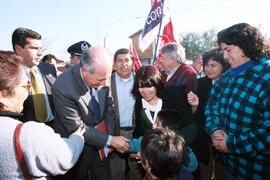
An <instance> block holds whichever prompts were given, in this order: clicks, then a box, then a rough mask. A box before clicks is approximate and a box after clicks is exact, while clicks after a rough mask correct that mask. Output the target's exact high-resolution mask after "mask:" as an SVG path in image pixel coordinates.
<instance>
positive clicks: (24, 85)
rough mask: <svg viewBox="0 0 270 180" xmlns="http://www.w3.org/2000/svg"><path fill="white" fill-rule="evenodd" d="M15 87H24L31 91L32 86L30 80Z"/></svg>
mask: <svg viewBox="0 0 270 180" xmlns="http://www.w3.org/2000/svg"><path fill="white" fill-rule="evenodd" d="M15 87H23V88H25V89H26V90H27V91H30V88H31V82H30V81H29V80H28V81H27V84H23V85H15Z"/></svg>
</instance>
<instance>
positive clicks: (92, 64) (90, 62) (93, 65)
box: [80, 47, 113, 73]
mask: <svg viewBox="0 0 270 180" xmlns="http://www.w3.org/2000/svg"><path fill="white" fill-rule="evenodd" d="M80 64H81V67H83V66H84V67H86V68H87V70H88V71H89V73H94V72H95V70H96V69H97V68H110V69H112V65H113V63H112V55H111V54H110V53H109V52H108V50H106V49H105V48H103V47H91V48H88V49H87V50H86V51H85V52H83V54H82V57H81V61H80Z"/></svg>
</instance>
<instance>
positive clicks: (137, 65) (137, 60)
mask: <svg viewBox="0 0 270 180" xmlns="http://www.w3.org/2000/svg"><path fill="white" fill-rule="evenodd" d="M129 51H130V52H132V54H133V56H134V70H135V71H136V72H137V71H138V70H139V69H140V68H141V67H142V63H141V61H140V58H139V56H138V54H137V52H136V50H135V48H134V47H133V46H132V44H130V47H129Z"/></svg>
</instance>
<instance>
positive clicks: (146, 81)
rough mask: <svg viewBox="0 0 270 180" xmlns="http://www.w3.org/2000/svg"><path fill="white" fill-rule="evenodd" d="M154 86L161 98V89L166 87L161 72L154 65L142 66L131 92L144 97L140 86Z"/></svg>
mask: <svg viewBox="0 0 270 180" xmlns="http://www.w3.org/2000/svg"><path fill="white" fill-rule="evenodd" d="M152 86H154V87H155V88H156V90H157V96H158V97H159V98H161V91H162V90H163V88H164V84H163V81H162V77H161V74H160V72H159V71H158V69H157V68H155V67H154V66H151V65H147V66H142V67H141V68H140V69H139V70H138V72H137V73H136V76H135V79H134V85H133V89H132V90H131V92H132V94H133V95H134V96H135V97H136V98H138V97H142V96H141V93H140V92H139V88H143V87H152Z"/></svg>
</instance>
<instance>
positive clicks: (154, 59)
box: [153, 0, 165, 66]
mask: <svg viewBox="0 0 270 180" xmlns="http://www.w3.org/2000/svg"><path fill="white" fill-rule="evenodd" d="M164 3H165V0H164ZM164 3H163V6H162V15H161V20H160V25H159V30H158V37H157V43H156V49H155V54H154V58H153V66H154V65H155V61H156V58H157V57H156V56H157V49H158V42H159V38H160V32H161V27H162V20H163V13H164Z"/></svg>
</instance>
